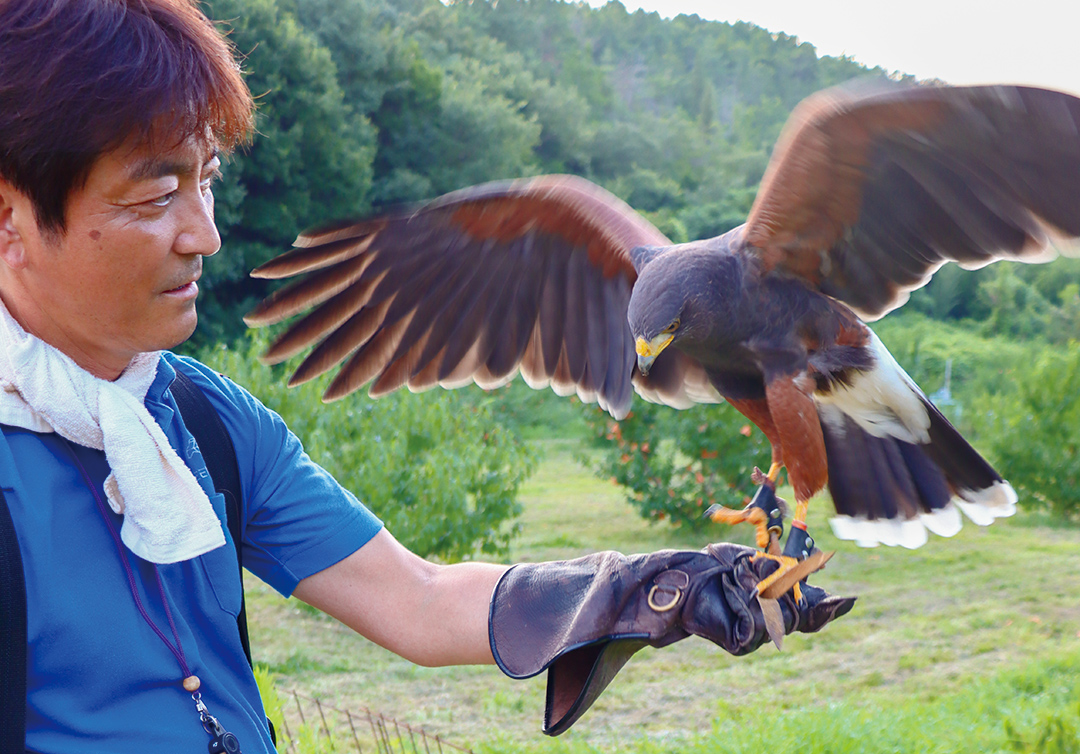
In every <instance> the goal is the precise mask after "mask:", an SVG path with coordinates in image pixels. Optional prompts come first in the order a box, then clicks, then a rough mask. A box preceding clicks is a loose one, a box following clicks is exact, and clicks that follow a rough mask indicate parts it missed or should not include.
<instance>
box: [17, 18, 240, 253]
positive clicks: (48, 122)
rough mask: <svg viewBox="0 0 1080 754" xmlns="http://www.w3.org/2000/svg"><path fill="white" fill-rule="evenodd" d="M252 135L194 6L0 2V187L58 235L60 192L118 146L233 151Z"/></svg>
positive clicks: (233, 71) (221, 53)
mask: <svg viewBox="0 0 1080 754" xmlns="http://www.w3.org/2000/svg"><path fill="white" fill-rule="evenodd" d="M252 123H253V113H252V99H251V94H250V92H249V91H248V89H247V86H246V85H245V84H244V81H243V79H242V78H241V74H240V69H239V66H238V65H237V63H236V59H235V57H234V55H233V51H232V48H231V46H230V45H229V43H228V42H227V41H226V40H225V38H224V37H223V36H222V34H221V33H220V32H219V31H218V30H217V29H216V28H215V27H214V25H213V24H212V23H211V22H210V21H209V20H208V19H207V18H206V17H205V16H204V15H203V14H202V13H201V12H200V11H199V9H198V8H197V7H196V5H195V0H0V177H2V178H4V179H5V180H7V181H8V182H10V183H11V184H12V185H14V186H15V188H17V189H18V190H19V191H21V192H22V193H23V194H25V195H26V196H27V197H29V199H30V201H31V202H32V204H33V206H34V211H35V214H36V217H37V221H38V225H39V226H41V228H42V229H43V230H46V231H50V232H61V233H62V232H63V230H64V228H65V207H66V205H67V200H68V197H69V196H70V194H71V192H72V191H73V190H75V189H77V188H79V187H81V186H82V185H83V184H84V182H85V180H86V178H87V176H88V175H89V173H90V169H91V168H92V167H93V165H94V163H95V162H96V161H97V159H98V158H99V157H100V156H102V155H103V154H105V153H106V152H108V151H110V150H112V149H115V148H117V147H119V146H120V145H121V144H123V143H125V142H126V141H128V140H129V139H132V138H134V139H137V140H140V141H141V142H143V143H149V144H158V143H160V144H162V145H163V146H170V147H171V146H174V145H178V144H179V143H180V142H182V141H183V140H184V139H186V138H188V137H190V136H198V137H202V136H203V135H205V136H206V138H208V139H209V140H212V142H213V143H214V144H216V145H217V146H218V147H220V148H222V149H230V148H232V147H234V146H236V145H237V144H238V143H239V142H240V141H241V140H243V139H244V138H246V136H247V135H248V134H249V133H250V131H251V128H252Z"/></svg>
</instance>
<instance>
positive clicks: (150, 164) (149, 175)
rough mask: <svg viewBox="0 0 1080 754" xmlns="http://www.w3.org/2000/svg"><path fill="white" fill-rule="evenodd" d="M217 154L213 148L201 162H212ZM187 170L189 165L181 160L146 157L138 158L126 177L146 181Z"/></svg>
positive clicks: (189, 169)
mask: <svg viewBox="0 0 1080 754" xmlns="http://www.w3.org/2000/svg"><path fill="white" fill-rule="evenodd" d="M217 156H218V150H217V148H214V149H213V151H211V152H210V154H209V156H207V158H206V161H205V162H204V163H203V164H204V165H205V164H206V163H209V162H212V161H213V160H214V158H215V157H217ZM189 172H191V167H190V166H189V165H188V164H187V163H185V162H183V161H181V160H177V159H173V158H168V157H165V158H160V157H147V158H145V159H142V160H139V161H138V162H136V163H135V164H134V165H133V166H132V168H131V170H130V171H129V172H128V177H129V178H130V179H131V180H132V181H148V180H154V179H155V178H164V177H166V176H170V175H183V174H185V173H189Z"/></svg>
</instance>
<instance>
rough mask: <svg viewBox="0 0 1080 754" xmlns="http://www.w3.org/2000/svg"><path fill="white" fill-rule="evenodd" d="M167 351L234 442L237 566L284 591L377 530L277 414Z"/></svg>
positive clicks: (221, 378) (202, 367) (361, 506)
mask: <svg viewBox="0 0 1080 754" xmlns="http://www.w3.org/2000/svg"><path fill="white" fill-rule="evenodd" d="M172 358H173V360H174V366H175V368H176V369H183V370H184V373H185V374H186V375H187V376H189V377H190V378H191V379H192V381H193V382H195V383H196V384H197V385H198V386H199V387H200V388H202V390H203V391H204V392H205V393H206V396H207V398H209V399H210V402H211V403H212V404H213V405H214V408H216V409H217V410H218V413H219V415H220V416H221V419H222V421H223V422H224V423H225V426H226V428H227V429H228V431H229V435H230V436H231V438H232V441H233V445H234V447H235V448H236V457H237V463H238V465H239V470H240V483H241V486H242V488H243V489H242V493H243V497H244V510H245V516H244V521H243V529H242V535H241V536H242V539H243V559H244V567H245V568H247V569H248V570H249V571H251V572H252V573H254V574H255V575H256V576H258V577H259V578H260V579H262V580H263V581H265V582H266V583H267V584H269V585H270V586H272V587H273V588H274V589H276V590H277V591H278V592H280V593H281V594H283V595H284V596H286V597H288V596H290V595H291V594H292V592H293V590H294V589H295V588H296V585H297V584H298V583H299V582H300V581H301V580H302V579H304V578H306V577H308V576H310V575H312V574H314V573H318V572H319V571H321V570H323V569H324V568H328V567H329V566H331V565H334V564H335V563H337V562H338V561H340V560H342V559H344V558H346V557H347V556H349V555H351V554H352V553H354V552H356V551H357V550H358V549H360V548H361V547H362V546H363V545H365V544H366V543H367V542H368V541H369V540H370V539H371V538H372V537H374V536H375V534H377V533H378V532H379V530H380V529H381V528H382V522H381V521H380V520H379V519H378V518H377V517H376V516H375V514H374V513H372V512H371V511H370V510H368V508H367V507H366V506H365V505H364V504H363V503H361V502H360V501H359V500H357V499H356V497H355V496H354V495H353V494H352V493H351V492H349V491H348V490H346V489H345V488H344V487H342V486H341V485H340V484H338V482H337V480H335V479H334V478H333V477H332V476H330V474H329V472H327V471H326V470H325V469H323V468H322V467H321V466H319V465H318V464H317V463H315V462H314V461H312V460H311V458H309V457H308V455H307V453H305V452H304V448H303V445H302V444H301V442H300V440H299V438H297V436H296V435H294V434H293V433H292V431H290V430H289V428H288V427H287V426H286V425H285V421H284V420H283V419H282V418H281V417H280V416H279V415H278V414H277V413H275V412H274V411H271V410H270V409H269V408H267V407H266V406H264V405H263V404H262V402H261V401H259V400H258V399H257V398H256V397H255V396H253V395H252V394H251V393H249V392H248V391H247V390H245V389H244V388H242V387H240V386H239V385H237V384H236V383H235V382H233V381H232V380H230V379H228V378H227V377H224V376H223V375H220V374H218V373H217V372H215V371H214V370H212V369H210V368H209V367H207V366H206V365H204V364H201V363H199V362H198V361H195V360H194V359H190V358H186V357H182V356H175V355H172Z"/></svg>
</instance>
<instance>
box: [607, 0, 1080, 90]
mask: <svg viewBox="0 0 1080 754" xmlns="http://www.w3.org/2000/svg"><path fill="white" fill-rule="evenodd" d="M588 2H589V4H590V5H593V6H601V5H604V3H605V0H588ZM622 2H623V5H625V6H626V9H627V10H628V11H631V12H633V11H635V10H637V9H638V8H643V9H644V10H646V11H648V12H652V11H657V12H659V13H660V15H661V16H663V17H665V18H670V17H673V16H677V15H679V14H680V13H687V14H692V13H696V14H698V15H699V16H701V17H702V18H707V19H710V20H716V21H748V22H750V23H753V24H756V25H757V26H761V27H764V28H766V29H768V30H769V31H773V32H784V33H786V34H789V35H791V36H795V37H798V38H799V40H800V41H802V42H809V43H810V44H812V45H814V47H815V48H816V49H817V52H818V55H849V56H851V57H853V58H855V60H857V61H858V62H860V63H863V64H865V65H869V66H881V67H882V68H884V69H886V70H888V71H900V72H902V73H910V74H913V75H915V76H917V77H918V78H939V79H942V80H944V81H947V82H949V83H951V84H977V83H995V82H1002V83H1006V82H1007V83H1020V84H1035V85H1039V86H1045V87H1049V88H1053V89H1064V90H1066V91H1069V92H1073V93H1076V94H1080V0H981V2H969V1H963V0H902V2H893V3H882V2H874V0H862V1H859V0H622Z"/></svg>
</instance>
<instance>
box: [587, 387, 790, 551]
mask: <svg viewBox="0 0 1080 754" xmlns="http://www.w3.org/2000/svg"><path fill="white" fill-rule="evenodd" d="M593 417H594V418H593V420H592V426H593V432H594V436H595V438H596V442H597V445H598V446H599V447H600V448H601V451H602V452H601V453H600V455H599V459H598V461H597V473H598V474H600V475H601V476H604V477H610V478H611V479H613V480H614V481H615V482H616V483H618V484H620V485H622V486H623V487H625V488H626V489H627V493H628V499H629V501H630V503H631V504H632V505H633V506H635V507H636V508H637V509H638V511H639V512H640V513H641V515H642V516H643V517H645V518H646V519H648V520H650V521H664V520H667V521H670V522H671V523H672V524H674V525H675V526H686V527H688V528H689V529H691V530H692V531H696V530H699V529H701V528H704V526H705V524H706V523H707V522H706V520H705V518H704V517H703V513H704V511H705V509H706V508H708V507H709V506H710V505H712V504H713V503H720V504H722V505H727V506H729V507H737V508H741V507H742V506H743V505H744V504H746V503H747V502H749V497H750V495H752V494H753V492H754V485H753V484H752V482H751V481H750V474H751V472H752V471H753V469H754V466H755V465H761V466H765V467H768V465H769V460H770V449H769V442H768V440H766V439H765V435H764V434H762V433H761V431H760V430H758V429H757V428H756V427H755V426H754V425H753V424H751V423H750V422H749V420H747V419H746V418H745V417H743V415H742V414H740V413H738V412H737V411H735V409H733V408H731V407H730V406H727V405H723V406H706V405H703V406H695V407H694V408H691V409H688V410H686V411H677V410H675V409H672V408H668V407H667V406H660V405H656V404H652V403H646V402H645V401H643V400H640V399H639V400H636V401H635V403H634V409H633V411H631V412H630V414H629V415H628V416H627V417H626V418H625V419H624V420H623V421H621V422H616V421H612V420H611V418H610V417H609V416H607V414H604V413H601V412H600V411H599V410H597V411H596V413H595V414H593Z"/></svg>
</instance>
